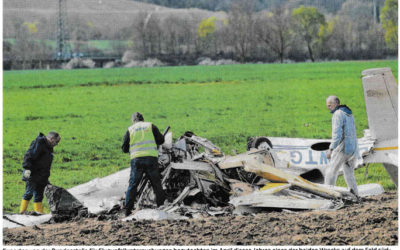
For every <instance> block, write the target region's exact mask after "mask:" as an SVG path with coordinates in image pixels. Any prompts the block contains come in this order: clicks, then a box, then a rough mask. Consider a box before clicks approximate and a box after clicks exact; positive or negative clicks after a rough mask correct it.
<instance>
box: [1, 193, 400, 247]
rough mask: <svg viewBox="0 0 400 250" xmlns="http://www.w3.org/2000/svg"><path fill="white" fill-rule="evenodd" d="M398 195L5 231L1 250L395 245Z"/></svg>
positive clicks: (76, 222) (396, 240)
mask: <svg viewBox="0 0 400 250" xmlns="http://www.w3.org/2000/svg"><path fill="white" fill-rule="evenodd" d="M397 198H398V197H397V192H389V193H385V194H382V195H379V196H376V197H372V198H368V199H367V200H365V201H364V202H362V203H359V204H352V205H349V206H346V207H344V208H342V209H340V210H337V211H299V212H295V213H293V212H288V211H266V212H263V213H258V214H253V215H251V214H250V215H246V216H238V215H232V216H221V217H211V216H210V217H204V218H200V219H190V220H180V221H167V220H162V221H128V222H122V221H120V220H110V221H104V218H101V217H98V218H90V219H88V218H85V219H79V220H78V221H74V222H70V223H58V224H46V225H44V224H43V225H39V226H34V227H24V228H14V229H5V230H4V231H3V236H4V237H3V243H4V245H17V246H19V245H103V246H110V245H117V246H122V245H132V246H136V245H141V246H145V245H153V246H154V245H264V246H271V245H398V235H399V232H398V199H397Z"/></svg>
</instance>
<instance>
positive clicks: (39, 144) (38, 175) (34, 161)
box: [22, 133, 53, 183]
mask: <svg viewBox="0 0 400 250" xmlns="http://www.w3.org/2000/svg"><path fill="white" fill-rule="evenodd" d="M52 161H53V147H52V146H51V145H50V144H49V143H48V142H47V139H46V137H45V136H44V135H43V134H42V133H39V135H38V136H37V137H36V139H35V140H33V141H32V143H31V145H30V146H29V149H28V151H26V153H25V156H24V161H23V162H22V167H23V168H24V169H28V170H31V177H30V178H29V180H30V181H34V182H39V183H47V182H48V178H49V176H50V168H51V163H52Z"/></svg>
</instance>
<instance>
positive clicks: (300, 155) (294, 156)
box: [290, 151, 303, 164]
mask: <svg viewBox="0 0 400 250" xmlns="http://www.w3.org/2000/svg"><path fill="white" fill-rule="evenodd" d="M296 155H297V156H298V159H297V160H295V159H296V157H297V156H296ZM290 157H291V158H292V159H291V161H292V163H293V164H300V163H301V161H302V160H303V155H302V154H301V153H300V152H299V151H290Z"/></svg>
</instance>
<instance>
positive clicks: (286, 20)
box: [255, 6, 292, 63]
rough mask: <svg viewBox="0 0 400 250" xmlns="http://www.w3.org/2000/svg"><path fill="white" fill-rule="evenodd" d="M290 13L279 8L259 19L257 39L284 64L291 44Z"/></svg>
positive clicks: (257, 22) (281, 7)
mask: <svg viewBox="0 0 400 250" xmlns="http://www.w3.org/2000/svg"><path fill="white" fill-rule="evenodd" d="M290 18H291V16H290V12H289V10H288V9H286V8H284V7H283V6H278V7H277V8H275V9H273V10H272V12H269V13H265V14H264V15H260V16H259V17H258V18H257V21H256V25H255V27H256V28H255V30H256V32H255V33H256V37H257V38H258V40H259V41H261V42H263V43H264V44H265V45H266V46H267V47H268V48H269V49H271V50H272V51H273V52H274V53H275V54H276V55H277V56H278V57H279V59H280V62H281V63H282V62H283V59H284V56H285V52H286V50H287V48H288V47H289V45H290V42H291V37H292V35H291V32H290V22H291V21H290Z"/></svg>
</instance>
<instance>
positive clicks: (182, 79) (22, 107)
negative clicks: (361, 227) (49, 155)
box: [3, 61, 398, 212]
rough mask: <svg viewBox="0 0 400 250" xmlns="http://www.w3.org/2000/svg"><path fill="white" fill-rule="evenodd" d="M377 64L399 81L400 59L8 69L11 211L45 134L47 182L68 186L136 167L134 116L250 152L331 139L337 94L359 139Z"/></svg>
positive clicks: (374, 176) (378, 173)
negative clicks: (368, 82)
mask: <svg viewBox="0 0 400 250" xmlns="http://www.w3.org/2000/svg"><path fill="white" fill-rule="evenodd" d="M376 67H391V68H392V71H393V72H394V74H395V77H396V79H397V67H398V66H397V61H363V62H335V63H333V62H330V63H312V64H311V63H299V64H246V65H225V66H185V67H159V68H129V69H127V68H118V69H91V70H87V69H80V70H50V71H40V70H38V71H6V72H4V74H3V80H4V84H3V85H4V86H3V100H4V103H3V129H4V130H3V158H4V159H3V207H4V211H6V212H17V211H18V207H19V204H20V200H21V197H22V194H23V192H24V187H25V185H24V182H23V181H21V173H22V167H21V163H22V159H23V155H24V153H25V151H26V150H27V148H28V147H29V144H30V142H31V141H32V140H33V139H34V138H35V137H36V136H37V134H38V133H39V132H43V133H47V132H49V131H50V130H55V131H57V132H59V133H60V134H61V137H62V140H61V142H60V144H59V146H57V147H56V148H55V159H54V162H53V166H52V174H51V177H50V182H51V183H53V184H54V185H57V186H62V187H64V188H70V187H72V186H75V185H77V184H80V183H84V182H87V181H89V180H91V179H93V178H96V177H103V176H106V175H109V174H111V173H113V172H115V171H118V170H120V169H123V168H126V167H128V166H129V156H128V155H127V154H123V153H122V152H121V144H122V138H123V135H124V133H125V132H126V129H127V127H128V126H130V115H131V114H132V113H133V112H135V111H140V112H141V113H142V114H143V115H144V118H145V120H148V121H152V122H153V123H154V124H156V125H157V126H158V127H159V128H160V130H161V131H162V130H164V128H165V127H167V126H168V125H170V126H171V130H172V132H173V134H174V138H177V137H179V136H180V135H181V134H183V133H184V132H185V131H187V130H190V131H193V132H194V133H195V134H197V135H199V136H202V137H206V138H208V139H210V140H211V141H212V142H214V143H215V144H216V145H218V146H220V147H221V148H222V150H223V151H224V152H225V153H227V154H229V153H230V152H231V151H232V150H233V149H235V150H237V152H244V151H245V150H246V142H247V138H248V137H252V136H259V135H265V136H271V137H272V136H286V137H302V138H330V126H331V124H330V123H331V114H330V113H329V112H328V110H327V109H326V107H325V98H326V97H327V96H328V95H331V94H335V95H338V96H339V97H340V98H341V100H342V103H345V104H347V105H348V106H350V107H351V108H352V110H353V112H354V115H355V118H356V126H357V134H358V136H359V137H362V135H363V129H366V128H368V122H367V117H366V112H365V104H364V97H363V90H362V84H361V77H360V76H361V71H362V70H364V69H368V68H376ZM306 124H307V126H305V125H306ZM357 182H358V184H362V183H381V184H382V185H383V186H384V188H385V189H393V188H394V185H393V184H392V182H391V181H390V179H389V177H388V175H387V174H386V172H385V171H384V169H383V167H382V166H379V165H377V166H373V167H370V168H369V174H368V176H367V178H365V177H364V169H360V170H357ZM338 184H339V185H345V184H344V181H343V178H341V179H340V180H339V182H338ZM30 209H32V208H31V207H30ZM46 209H47V207H46Z"/></svg>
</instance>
